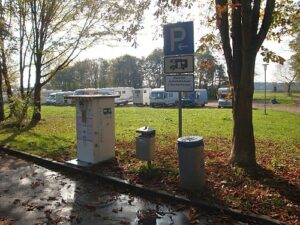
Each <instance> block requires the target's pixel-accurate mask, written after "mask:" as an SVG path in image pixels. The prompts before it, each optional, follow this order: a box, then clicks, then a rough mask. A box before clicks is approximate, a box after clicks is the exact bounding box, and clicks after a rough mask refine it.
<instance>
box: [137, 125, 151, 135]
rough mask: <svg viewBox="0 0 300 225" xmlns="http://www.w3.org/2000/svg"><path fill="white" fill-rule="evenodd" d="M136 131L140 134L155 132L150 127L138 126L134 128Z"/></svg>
mask: <svg viewBox="0 0 300 225" xmlns="http://www.w3.org/2000/svg"><path fill="white" fill-rule="evenodd" d="M136 132H137V133H140V134H149V135H154V134H155V130H154V129H153V128H151V127H147V126H144V127H140V128H139V129H137V130H136Z"/></svg>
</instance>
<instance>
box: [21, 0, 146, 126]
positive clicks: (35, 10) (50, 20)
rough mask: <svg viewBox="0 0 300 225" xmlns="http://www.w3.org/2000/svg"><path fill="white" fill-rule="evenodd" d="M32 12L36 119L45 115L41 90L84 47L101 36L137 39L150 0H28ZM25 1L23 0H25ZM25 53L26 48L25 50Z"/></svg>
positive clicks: (30, 32) (30, 38)
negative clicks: (136, 34) (143, 14)
mask: <svg viewBox="0 0 300 225" xmlns="http://www.w3.org/2000/svg"><path fill="white" fill-rule="evenodd" d="M24 1H25V3H26V7H27V8H28V9H29V12H30V16H29V18H28V21H27V23H28V24H29V25H28V26H25V27H26V28H27V30H26V32H25V33H26V37H27V41H29V42H30V50H31V51H32V59H33V63H32V65H33V67H31V66H30V64H29V65H27V66H29V69H30V70H31V69H33V75H34V76H35V83H34V98H33V102H34V103H33V104H34V109H33V116H32V120H34V121H39V120H40V119H41V102H40V92H41V89H42V87H43V86H44V85H46V84H47V83H48V82H49V81H50V80H51V79H52V78H53V77H54V76H55V74H56V73H57V72H58V71H59V70H62V69H63V68H65V67H66V66H67V65H68V64H69V63H70V62H72V61H73V60H74V59H75V58H76V57H77V56H78V55H79V54H80V52H81V51H82V50H84V49H86V48H88V47H90V46H91V45H92V44H94V43H96V42H97V41H98V40H102V41H104V40H111V41H112V40H115V41H118V40H120V39H122V38H124V39H126V40H128V41H134V39H133V34H134V33H136V31H137V30H138V29H140V23H139V21H141V18H142V14H141V13H140V11H139V10H141V11H143V10H144V9H145V8H147V7H148V5H149V2H143V1H131V0H130V1H129V0H128V1H127V0H126V1H122V2H120V1H115V0H113V1H97V0H83V1H77V0H66V1H60V0H52V1H46V0H41V1H40V0H24ZM22 2H23V1H22ZM24 54H25V52H24Z"/></svg>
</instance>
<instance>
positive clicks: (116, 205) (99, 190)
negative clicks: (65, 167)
mask: <svg viewBox="0 0 300 225" xmlns="http://www.w3.org/2000/svg"><path fill="white" fill-rule="evenodd" d="M0 165H1V167H0V180H1V182H0V224H5V222H6V223H7V224H20V225H21V224H22V225H24V224H26V225H27V224H28V225H29V224H34V225H40V224H74V225H75V224H84V225H85V224H93V225H97V224H101V225H108V224H112V225H115V224H125V225H126V224H145V225H146V224H147V225H169V224H180V225H181V224H238V223H239V222H237V221H234V220H232V219H231V218H228V217H227V216H224V215H222V216H220V215H219V216H216V215H213V214H208V213H206V212H199V211H197V212H196V210H195V209H191V208H190V207H184V206H182V205H167V204H163V203H161V202H159V200H155V199H151V200H149V199H145V198H140V197H136V196H133V195H130V194H129V193H126V191H125V190H122V189H120V188H118V189H116V188H114V187H112V186H109V185H107V184H104V183H101V182H98V181H91V180H90V179H86V178H84V177H82V176H79V175H77V174H69V173H68V174H61V173H58V172H53V171H50V170H48V169H45V168H43V167H40V166H37V165H35V164H32V163H28V162H26V161H23V160H21V159H17V158H14V157H12V156H8V155H5V154H3V153H0ZM1 221H2V222H3V221H4V222H3V223H1ZM217 221H219V222H220V221H222V222H221V223H219V222H217Z"/></svg>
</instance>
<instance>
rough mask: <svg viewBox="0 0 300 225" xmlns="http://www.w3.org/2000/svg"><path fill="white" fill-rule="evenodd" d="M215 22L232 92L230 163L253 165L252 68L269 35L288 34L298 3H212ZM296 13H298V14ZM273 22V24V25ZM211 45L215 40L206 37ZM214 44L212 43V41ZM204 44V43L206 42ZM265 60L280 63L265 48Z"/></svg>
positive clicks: (290, 0)
mask: <svg viewBox="0 0 300 225" xmlns="http://www.w3.org/2000/svg"><path fill="white" fill-rule="evenodd" d="M194 2H196V1H193V0H186V1H183V0H178V1H170V2H169V1H159V4H158V6H159V9H158V10H157V12H156V15H164V14H163V13H161V11H162V8H168V9H170V8H174V5H175V6H178V5H180V6H188V7H189V8H191V4H192V3H194ZM215 8H216V10H215V12H216V14H215V17H214V18H215V19H216V25H217V28H218V29H219V31H220V39H221V44H222V48H223V51H224V56H225V60H226V64H227V73H228V77H229V83H230V86H231V89H232V92H233V123H234V125H233V137H232V150H231V155H230V162H231V163H232V164H236V165H239V166H242V167H248V166H250V167H251V166H255V165H256V148H255V140H254V131H253V123H252V100H253V92H254V67H255V59H256V55H257V53H258V51H259V50H260V48H261V47H262V44H263V42H264V40H265V39H266V37H267V34H268V32H269V31H270V30H271V32H270V36H269V37H271V38H272V39H275V40H280V37H281V35H282V34H287V33H289V32H290V30H291V28H292V24H293V21H294V20H293V19H294V18H293V15H297V12H298V13H299V4H297V3H295V2H294V1H293V0H285V1H283V0H278V1H276V4H275V0H264V1H262V0H215ZM297 10H298V11H297ZM272 22H274V23H272ZM207 37H209V38H208V39H205V38H204V39H202V40H208V41H210V42H212V40H214V38H212V35H211V34H210V35H208V36H207ZM212 43H213V42H212ZM205 44H206V43H205ZM263 50H264V51H265V52H267V53H268V54H266V56H267V57H268V58H265V60H268V59H271V60H277V61H281V62H282V61H283V60H282V58H280V57H276V56H274V54H273V53H272V52H270V51H267V49H266V48H264V49H263Z"/></svg>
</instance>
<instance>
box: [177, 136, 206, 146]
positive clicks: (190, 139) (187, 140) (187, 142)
mask: <svg viewBox="0 0 300 225" xmlns="http://www.w3.org/2000/svg"><path fill="white" fill-rule="evenodd" d="M177 145H178V146H180V147H199V146H204V142H203V138H202V137H200V136H185V137H181V138H178V139H177Z"/></svg>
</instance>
